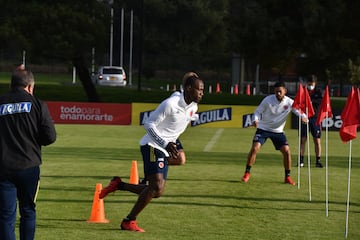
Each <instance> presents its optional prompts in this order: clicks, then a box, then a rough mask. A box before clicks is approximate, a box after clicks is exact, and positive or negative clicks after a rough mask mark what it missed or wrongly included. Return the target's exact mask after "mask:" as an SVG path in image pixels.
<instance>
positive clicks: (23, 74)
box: [10, 67, 35, 94]
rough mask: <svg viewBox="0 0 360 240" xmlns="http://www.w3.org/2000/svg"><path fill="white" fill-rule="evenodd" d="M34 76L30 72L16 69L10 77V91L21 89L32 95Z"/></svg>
mask: <svg viewBox="0 0 360 240" xmlns="http://www.w3.org/2000/svg"><path fill="white" fill-rule="evenodd" d="M34 84H35V82H34V75H33V73H32V72H31V71H29V70H26V69H25V68H23V67H21V68H19V67H18V68H16V69H15V71H14V72H13V73H12V76H11V83H10V88H11V89H19V88H23V89H25V90H27V91H28V92H29V93H31V94H32V92H33V89H34Z"/></svg>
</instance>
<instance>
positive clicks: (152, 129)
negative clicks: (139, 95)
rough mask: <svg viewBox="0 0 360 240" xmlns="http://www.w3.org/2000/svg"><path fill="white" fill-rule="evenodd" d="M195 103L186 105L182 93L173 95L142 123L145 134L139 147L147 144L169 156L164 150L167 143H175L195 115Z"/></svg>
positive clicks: (196, 107)
mask: <svg viewBox="0 0 360 240" xmlns="http://www.w3.org/2000/svg"><path fill="white" fill-rule="evenodd" d="M197 109H198V106H197V103H195V102H192V103H190V104H189V105H188V104H186V102H185V99H184V94H183V93H182V92H178V93H173V94H172V95H171V96H170V97H169V98H167V99H165V100H164V101H163V102H162V103H160V105H159V106H158V107H157V108H156V109H155V110H154V111H153V112H151V113H150V116H149V118H148V119H147V121H146V122H145V123H144V127H145V130H146V134H145V135H144V136H143V137H142V139H141V140H140V145H146V144H149V145H150V146H152V147H154V148H157V149H159V150H161V151H162V152H164V153H165V155H166V156H169V154H168V152H167V151H166V150H165V148H166V146H167V145H168V143H169V142H175V141H176V139H177V138H178V137H179V136H180V134H182V133H183V132H184V131H185V129H186V127H187V126H188V124H189V123H190V122H191V121H192V120H194V117H195V116H196V115H197V114H196V111H197Z"/></svg>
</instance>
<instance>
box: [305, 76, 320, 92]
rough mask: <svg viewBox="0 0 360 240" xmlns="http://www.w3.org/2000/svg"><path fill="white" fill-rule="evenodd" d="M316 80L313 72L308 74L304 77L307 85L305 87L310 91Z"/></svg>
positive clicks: (313, 87)
mask: <svg viewBox="0 0 360 240" xmlns="http://www.w3.org/2000/svg"><path fill="white" fill-rule="evenodd" d="M316 82H317V77H316V76H315V75H314V74H312V75H310V76H309V77H308V78H307V79H306V85H307V88H308V90H309V91H312V90H314V89H315V86H316Z"/></svg>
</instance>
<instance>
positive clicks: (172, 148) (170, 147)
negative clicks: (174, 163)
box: [165, 142, 179, 158]
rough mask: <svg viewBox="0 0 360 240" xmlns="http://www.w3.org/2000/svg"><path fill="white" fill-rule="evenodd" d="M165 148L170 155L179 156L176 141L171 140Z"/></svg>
mask: <svg viewBox="0 0 360 240" xmlns="http://www.w3.org/2000/svg"><path fill="white" fill-rule="evenodd" d="M165 149H166V151H167V152H168V153H169V155H170V157H173V158H177V156H178V154H179V152H178V150H177V147H176V143H174V142H169V143H168V145H167V146H166V148H165Z"/></svg>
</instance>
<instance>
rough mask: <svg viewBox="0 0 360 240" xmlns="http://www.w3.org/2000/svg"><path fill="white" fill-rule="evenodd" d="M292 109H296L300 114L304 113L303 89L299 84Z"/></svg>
mask: <svg viewBox="0 0 360 240" xmlns="http://www.w3.org/2000/svg"><path fill="white" fill-rule="evenodd" d="M292 108H295V109H298V110H299V111H300V112H301V113H303V112H305V111H304V109H305V95H304V87H303V85H302V84H301V83H300V85H299V88H298V91H297V93H296V96H295V98H294V103H293V105H292Z"/></svg>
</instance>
